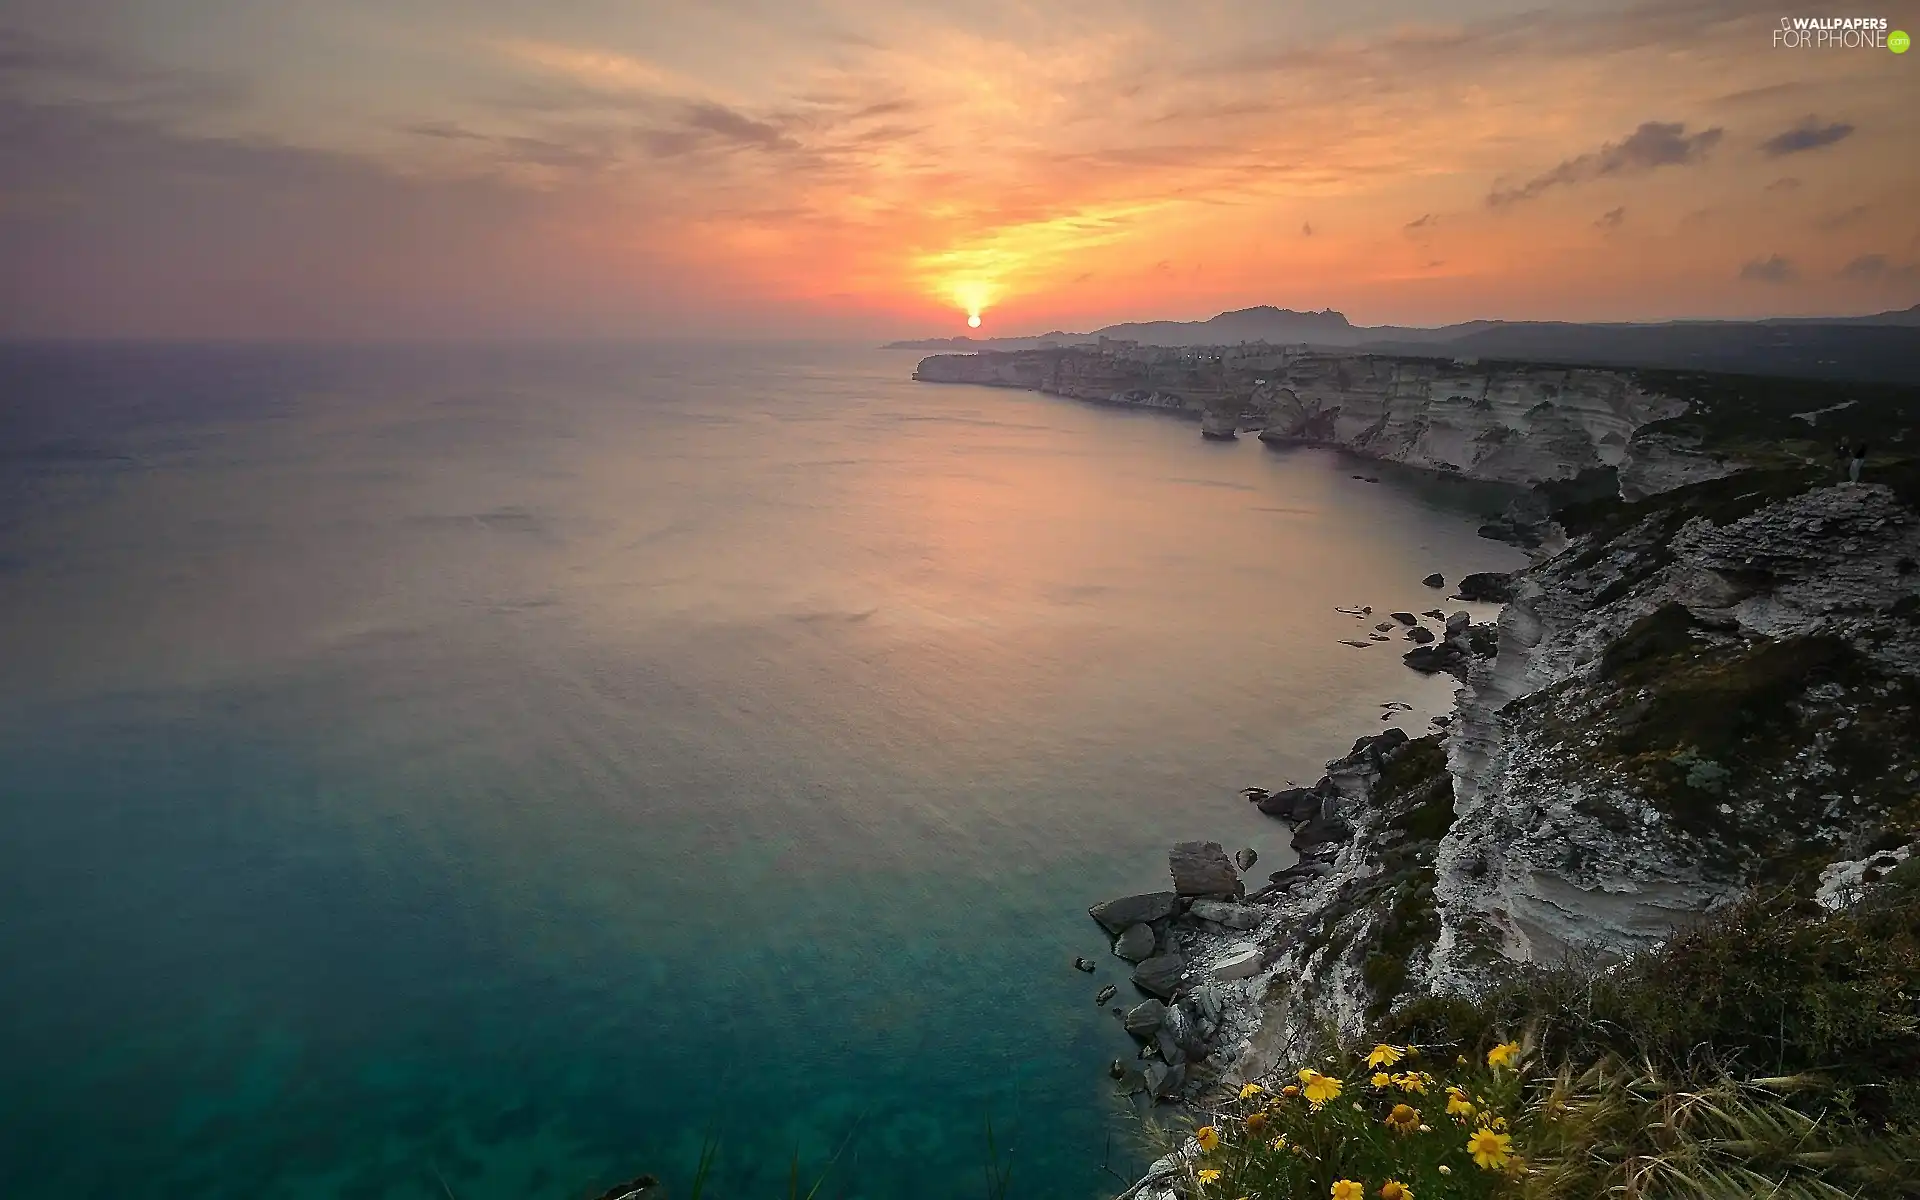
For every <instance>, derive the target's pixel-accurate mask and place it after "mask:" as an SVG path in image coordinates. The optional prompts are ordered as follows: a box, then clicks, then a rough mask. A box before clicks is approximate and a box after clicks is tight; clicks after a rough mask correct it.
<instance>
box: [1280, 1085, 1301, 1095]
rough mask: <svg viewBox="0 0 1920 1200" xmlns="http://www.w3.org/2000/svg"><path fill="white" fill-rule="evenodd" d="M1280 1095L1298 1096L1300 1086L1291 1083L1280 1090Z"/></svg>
mask: <svg viewBox="0 0 1920 1200" xmlns="http://www.w3.org/2000/svg"><path fill="white" fill-rule="evenodd" d="M1280 1094H1281V1095H1282V1096H1298V1095H1299V1094H1300V1085H1299V1084H1294V1083H1290V1084H1288V1085H1287V1086H1285V1087H1283V1088H1281V1089H1280Z"/></svg>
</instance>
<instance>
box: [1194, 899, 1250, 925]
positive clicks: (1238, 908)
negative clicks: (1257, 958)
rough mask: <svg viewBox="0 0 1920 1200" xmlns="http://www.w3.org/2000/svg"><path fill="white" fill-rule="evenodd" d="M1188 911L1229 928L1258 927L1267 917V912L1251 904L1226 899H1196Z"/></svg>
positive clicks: (1201, 918)
mask: <svg viewBox="0 0 1920 1200" xmlns="http://www.w3.org/2000/svg"><path fill="white" fill-rule="evenodd" d="M1187 911H1188V913H1189V914H1190V915H1192V916H1194V917H1197V918H1199V919H1200V920H1202V921H1212V922H1213V923H1214V924H1215V925H1224V926H1226V927H1227V928H1228V929H1239V930H1247V929H1257V928H1259V926H1260V922H1261V921H1262V920H1264V919H1265V918H1266V915H1267V914H1266V913H1265V912H1263V911H1261V910H1260V909H1258V908H1256V907H1254V906H1253V905H1251V904H1234V903H1232V902H1230V901H1226V900H1195V901H1194V902H1193V907H1192V908H1191V909H1188V910H1187Z"/></svg>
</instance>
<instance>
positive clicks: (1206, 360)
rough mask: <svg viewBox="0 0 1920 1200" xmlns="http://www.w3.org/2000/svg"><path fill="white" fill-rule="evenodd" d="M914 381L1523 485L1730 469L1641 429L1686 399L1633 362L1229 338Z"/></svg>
mask: <svg viewBox="0 0 1920 1200" xmlns="http://www.w3.org/2000/svg"><path fill="white" fill-rule="evenodd" d="M1130 355H1131V356H1133V357H1130ZM914 378H916V379H920V380H925V381H928V382H939V383H979V384H988V385H992V386H999V387H1020V388H1030V389H1032V390H1035V391H1042V392H1048V393H1052V394H1055V395H1062V396H1071V397H1075V398H1078V399H1085V400H1096V401H1100V402H1103V403H1111V404H1130V405H1140V406H1148V407H1154V408H1164V409H1171V410H1176V411H1180V412H1183V413H1186V414H1188V415H1191V416H1197V417H1201V418H1203V419H1205V420H1208V421H1209V422H1210V423H1211V424H1212V425H1213V426H1215V427H1216V428H1218V427H1226V426H1237V427H1239V428H1241V429H1251V430H1255V431H1258V432H1259V435H1260V437H1261V438H1262V439H1263V440H1265V441H1269V442H1273V443H1275V444H1295V443H1306V444H1313V445H1325V446H1336V447H1339V448H1341V449H1344V450H1347V451H1349V452H1351V453H1353V454H1357V455H1360V456H1363V457H1366V458H1373V459H1379V460H1382V461H1388V462H1396V463H1402V464H1405V465H1407V466H1412V467H1419V468H1424V469H1428V470H1435V471H1444V472H1448V473H1451V474H1457V475H1461V476H1464V477H1467V478H1472V479H1481V480H1490V481H1494V482H1500V483H1510V484H1518V485H1522V486H1526V485H1533V484H1540V483H1551V482H1558V481H1563V480H1571V479H1575V478H1578V477H1580V476H1582V475H1583V474H1587V473H1590V472H1594V471H1601V470H1610V471H1613V472H1615V473H1617V475H1618V477H1619V479H1620V481H1621V487H1622V490H1623V493H1624V494H1625V495H1627V496H1628V497H1629V498H1631V497H1634V496H1637V495H1641V494H1647V493H1650V492H1654V491H1662V490H1666V489H1668V488H1671V487H1674V486H1678V485H1679V484H1682V483H1685V482H1691V481H1693V480H1697V479H1709V478H1714V477H1716V476H1719V475H1723V474H1725V473H1727V472H1728V471H1729V470H1731V469H1732V467H1731V466H1729V465H1727V464H1725V463H1723V462H1721V461H1719V460H1716V459H1715V458H1712V457H1710V456H1707V455H1704V454H1700V453H1697V452H1694V451H1693V450H1691V449H1690V448H1689V447H1688V446H1687V445H1686V444H1685V443H1684V441H1683V440H1682V439H1680V438H1677V437H1673V436H1664V437H1646V438H1642V437H1640V436H1639V434H1640V431H1641V430H1642V429H1643V428H1644V427H1646V426H1647V425H1649V424H1650V423H1652V422H1655V421H1661V420H1665V419H1667V418H1671V417H1674V416H1677V415H1679V414H1681V413H1682V412H1684V411H1685V410H1686V408H1687V404H1686V401H1684V400H1681V399H1678V398H1676V397H1674V396H1670V395H1665V394H1662V393H1659V392H1655V391H1650V390H1648V389H1646V388H1645V387H1643V386H1642V385H1641V384H1640V383H1638V382H1637V381H1636V378H1635V376H1634V375H1633V374H1632V373H1631V372H1626V371H1600V370H1580V369H1567V368H1557V367H1540V366H1502V367H1499V368H1481V367H1473V366H1459V365H1450V364H1446V363H1441V362H1436V361H1434V360H1431V359H1416V358H1394V357H1382V356H1373V355H1333V354H1319V353H1290V352H1286V351H1282V350H1279V349H1274V348H1257V347H1256V348H1242V347H1221V348H1217V349H1214V350H1210V351H1207V352H1205V353H1197V354H1196V353H1185V354H1182V353H1176V352H1171V351H1152V350H1137V349H1136V350H1127V351H1119V352H1106V353H1101V352H1094V351H1088V350H1078V349H1075V350H1048V351H1031V352H1017V353H1009V354H976V355H935V356H933V357H931V358H928V359H926V360H925V361H923V362H922V363H921V364H920V367H919V369H918V370H917V371H916V372H915V373H914Z"/></svg>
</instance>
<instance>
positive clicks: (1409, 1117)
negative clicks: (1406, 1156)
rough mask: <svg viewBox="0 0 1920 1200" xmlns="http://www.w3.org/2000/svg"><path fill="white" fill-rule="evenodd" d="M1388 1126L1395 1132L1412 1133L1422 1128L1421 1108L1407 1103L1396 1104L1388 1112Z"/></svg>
mask: <svg viewBox="0 0 1920 1200" xmlns="http://www.w3.org/2000/svg"><path fill="white" fill-rule="evenodd" d="M1387 1128H1389V1129H1391V1130H1393V1131H1394V1132H1395V1133H1412V1132H1413V1131H1414V1130H1416V1129H1418V1128H1420V1110H1419V1109H1417V1108H1414V1107H1412V1106H1411V1105H1406V1104H1396V1105H1394V1106H1393V1111H1392V1112H1390V1113H1388V1114H1387Z"/></svg>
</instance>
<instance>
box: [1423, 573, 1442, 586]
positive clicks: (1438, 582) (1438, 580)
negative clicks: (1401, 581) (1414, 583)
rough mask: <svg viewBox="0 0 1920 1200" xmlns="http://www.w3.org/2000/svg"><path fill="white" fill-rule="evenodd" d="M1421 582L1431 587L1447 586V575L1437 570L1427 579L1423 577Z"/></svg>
mask: <svg viewBox="0 0 1920 1200" xmlns="http://www.w3.org/2000/svg"><path fill="white" fill-rule="evenodd" d="M1420 582H1421V583H1424V584H1426V585H1427V586H1428V587H1430V588H1441V587H1445V586H1447V577H1446V576H1445V575H1442V574H1441V573H1440V572H1438V571H1435V572H1434V573H1433V574H1431V575H1429V576H1427V577H1426V578H1425V579H1422V580H1421V581H1420Z"/></svg>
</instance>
